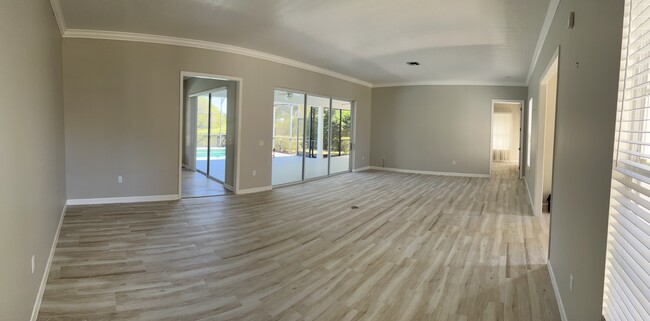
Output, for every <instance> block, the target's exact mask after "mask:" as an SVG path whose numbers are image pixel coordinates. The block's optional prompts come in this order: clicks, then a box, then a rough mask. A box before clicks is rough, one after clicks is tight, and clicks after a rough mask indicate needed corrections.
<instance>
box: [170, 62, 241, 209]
mask: <svg viewBox="0 0 650 321" xmlns="http://www.w3.org/2000/svg"><path fill="white" fill-rule="evenodd" d="M185 77H194V78H207V79H216V80H226V81H235V82H237V105H236V106H237V111H236V113H235V114H236V116H235V117H236V124H235V126H236V127H237V128H236V129H235V132H236V133H237V134H236V135H237V137H236V140H235V157H234V164H233V171H234V173H233V176H234V177H233V184H234V186H232V188H233V190H234V192H235V194H239V192H240V188H239V177H240V166H239V162H240V159H241V158H240V156H241V115H242V105H243V104H242V98H243V94H242V93H243V91H244V78H241V77H233V76H225V75H216V74H206V73H200V72H192V71H182V70H181V72H180V95H179V96H180V103H179V116H180V117H179V118H180V119H179V127H178V138H179V139H178V198H179V199H180V198H181V197H182V180H183V128H184V123H183V110H184V108H183V105H184V101H185V96H184V88H183V87H184V83H183V80H184V78H185Z"/></svg>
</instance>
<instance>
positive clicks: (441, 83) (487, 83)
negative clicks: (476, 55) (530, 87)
mask: <svg viewBox="0 0 650 321" xmlns="http://www.w3.org/2000/svg"><path fill="white" fill-rule="evenodd" d="M406 86H507V87H526V86H527V85H526V83H523V82H499V81H463V80H458V81H453V80H452V81H411V82H393V83H384V84H375V85H373V86H372V87H373V88H386V87H406Z"/></svg>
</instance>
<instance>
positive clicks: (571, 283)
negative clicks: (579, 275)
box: [569, 273, 573, 292]
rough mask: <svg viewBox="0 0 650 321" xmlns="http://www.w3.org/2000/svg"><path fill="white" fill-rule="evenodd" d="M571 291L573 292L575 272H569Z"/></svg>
mask: <svg viewBox="0 0 650 321" xmlns="http://www.w3.org/2000/svg"><path fill="white" fill-rule="evenodd" d="M569 291H571V292H573V273H569Z"/></svg>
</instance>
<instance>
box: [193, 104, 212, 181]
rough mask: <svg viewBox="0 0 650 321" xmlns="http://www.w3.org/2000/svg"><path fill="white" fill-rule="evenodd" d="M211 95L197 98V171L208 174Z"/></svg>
mask: <svg viewBox="0 0 650 321" xmlns="http://www.w3.org/2000/svg"><path fill="white" fill-rule="evenodd" d="M209 102H210V96H209V95H200V96H197V97H196V169H197V170H198V171H199V172H202V173H203V174H206V175H207V174H208V133H209V129H208V124H209V123H210V113H209V108H208V106H209Z"/></svg>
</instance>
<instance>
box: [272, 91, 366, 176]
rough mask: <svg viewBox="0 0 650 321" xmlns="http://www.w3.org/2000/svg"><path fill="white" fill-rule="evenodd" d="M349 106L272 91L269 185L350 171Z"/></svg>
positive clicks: (351, 118) (350, 127)
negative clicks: (270, 182)
mask: <svg viewBox="0 0 650 321" xmlns="http://www.w3.org/2000/svg"><path fill="white" fill-rule="evenodd" d="M353 107H354V102H352V101H347V100H339V99H332V98H330V97H322V96H316V95H311V94H305V93H300V92H295V91H289V90H280V89H278V90H275V92H274V100H273V155H272V159H273V161H272V175H271V180H272V184H273V185H275V186H277V185H284V184H291V183H296V182H301V181H304V180H309V179H314V178H320V177H326V176H329V175H334V174H339V173H346V172H350V169H351V168H352V167H351V161H352V159H351V157H350V156H351V153H352V148H351V147H352V141H351V138H352V122H353V110H354V108H353Z"/></svg>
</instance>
